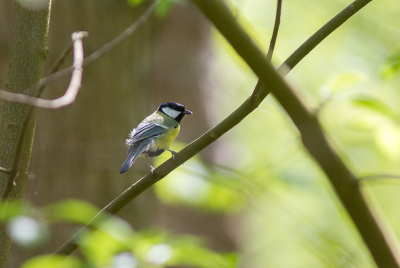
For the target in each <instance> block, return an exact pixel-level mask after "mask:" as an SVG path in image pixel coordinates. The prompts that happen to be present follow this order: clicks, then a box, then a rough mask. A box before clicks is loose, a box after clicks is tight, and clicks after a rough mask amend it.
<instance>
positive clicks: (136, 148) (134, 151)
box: [119, 138, 152, 174]
mask: <svg viewBox="0 0 400 268" xmlns="http://www.w3.org/2000/svg"><path fill="white" fill-rule="evenodd" d="M151 141H152V138H147V139H144V140H141V141H140V142H138V143H134V144H132V145H131V146H130V148H129V150H128V153H129V156H128V157H127V158H126V160H125V162H124V163H123V164H122V167H121V169H120V171H119V174H122V173H125V172H127V171H128V169H129V168H130V167H131V166H132V164H133V162H134V161H135V160H136V158H138V156H139V155H140V154H141V153H142V152H143V150H144V149H145V148H146V146H147V145H149V144H150V143H151Z"/></svg>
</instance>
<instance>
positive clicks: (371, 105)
mask: <svg viewBox="0 0 400 268" xmlns="http://www.w3.org/2000/svg"><path fill="white" fill-rule="evenodd" d="M352 102H353V103H354V104H355V105H357V106H361V107H363V108H365V109H369V110H371V111H374V112H377V113H380V114H382V115H385V116H388V117H390V118H392V119H395V118H396V114H395V112H394V111H393V110H392V109H391V108H390V107H389V106H387V105H386V104H385V103H383V102H381V101H380V100H378V99H376V98H372V97H369V96H357V97H355V98H354V99H353V100H352Z"/></svg>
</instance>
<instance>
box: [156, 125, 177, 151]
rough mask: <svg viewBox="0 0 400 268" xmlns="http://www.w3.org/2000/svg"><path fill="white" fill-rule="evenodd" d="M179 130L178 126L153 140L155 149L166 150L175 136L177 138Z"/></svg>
mask: <svg viewBox="0 0 400 268" xmlns="http://www.w3.org/2000/svg"><path fill="white" fill-rule="evenodd" d="M179 130H180V126H179V125H178V127H176V128H173V127H171V129H170V130H169V131H168V133H166V134H164V135H162V136H161V137H159V138H157V139H156V140H155V147H158V148H159V149H164V150H166V149H168V148H169V145H170V144H171V143H172V142H173V141H174V140H175V138H176V136H178V134H179Z"/></svg>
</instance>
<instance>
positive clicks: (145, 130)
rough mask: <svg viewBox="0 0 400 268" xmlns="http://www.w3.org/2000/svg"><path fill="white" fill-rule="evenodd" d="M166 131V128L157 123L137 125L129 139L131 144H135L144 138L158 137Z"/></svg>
mask: <svg viewBox="0 0 400 268" xmlns="http://www.w3.org/2000/svg"><path fill="white" fill-rule="evenodd" d="M167 131H168V127H166V126H163V125H160V124H157V123H145V124H139V126H138V127H137V128H136V131H135V133H134V134H133V135H132V137H131V142H137V141H140V140H143V139H146V138H150V137H155V136H159V135H161V134H163V133H165V132H167Z"/></svg>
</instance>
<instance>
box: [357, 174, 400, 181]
mask: <svg viewBox="0 0 400 268" xmlns="http://www.w3.org/2000/svg"><path fill="white" fill-rule="evenodd" d="M359 179H360V180H363V181H371V180H381V179H395V180H400V175H394V174H393V175H391V174H371V175H364V176H360V177H359Z"/></svg>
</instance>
